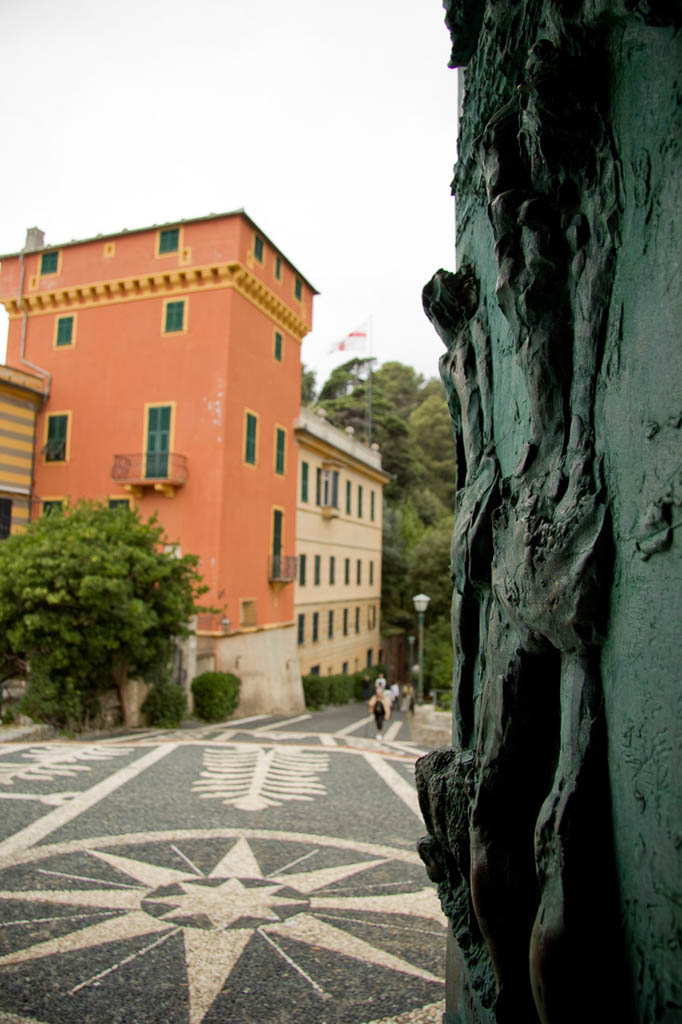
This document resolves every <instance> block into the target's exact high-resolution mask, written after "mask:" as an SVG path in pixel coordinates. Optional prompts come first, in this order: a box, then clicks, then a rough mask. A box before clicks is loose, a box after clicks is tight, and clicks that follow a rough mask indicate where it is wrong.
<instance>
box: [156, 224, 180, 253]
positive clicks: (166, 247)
mask: <svg viewBox="0 0 682 1024" xmlns="http://www.w3.org/2000/svg"><path fill="white" fill-rule="evenodd" d="M179 242H180V229H179V228H164V230H163V231H161V232H160V234H159V252H160V253H161V252H177V251H178V245H179Z"/></svg>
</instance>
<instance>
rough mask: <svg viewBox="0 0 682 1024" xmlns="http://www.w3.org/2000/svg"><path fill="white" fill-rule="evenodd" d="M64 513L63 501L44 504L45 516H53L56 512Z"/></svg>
mask: <svg viewBox="0 0 682 1024" xmlns="http://www.w3.org/2000/svg"><path fill="white" fill-rule="evenodd" d="M61 511H62V503H61V501H44V502H43V515H44V516H45V515H53V514H54V513H55V512H61Z"/></svg>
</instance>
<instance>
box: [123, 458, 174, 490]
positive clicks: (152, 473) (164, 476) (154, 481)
mask: <svg viewBox="0 0 682 1024" xmlns="http://www.w3.org/2000/svg"><path fill="white" fill-rule="evenodd" d="M188 475H189V473H188V469H187V458H186V456H184V455H178V454H177V452H145V453H143V454H141V455H114V465H113V466H112V469H111V478H112V480H117V481H119V483H122V484H124V486H126V487H127V488H130V489H132V488H142V487H154V488H155V489H156V490H160V491H166V490H167V489H168V490H169V491H170V489H172V490H173V491H174V490H175V488H176V487H182V485H183V484H184V483H185V481H186V480H187V477H188Z"/></svg>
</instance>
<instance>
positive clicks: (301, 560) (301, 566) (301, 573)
mask: <svg viewBox="0 0 682 1024" xmlns="http://www.w3.org/2000/svg"><path fill="white" fill-rule="evenodd" d="M298 585H299V587H304V586H305V555H299V556H298Z"/></svg>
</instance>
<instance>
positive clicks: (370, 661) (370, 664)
mask: <svg viewBox="0 0 682 1024" xmlns="http://www.w3.org/2000/svg"><path fill="white" fill-rule="evenodd" d="M373 653H374V652H373V651H372V648H371V647H370V649H369V650H368V651H367V668H371V667H372V654H373Z"/></svg>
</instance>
